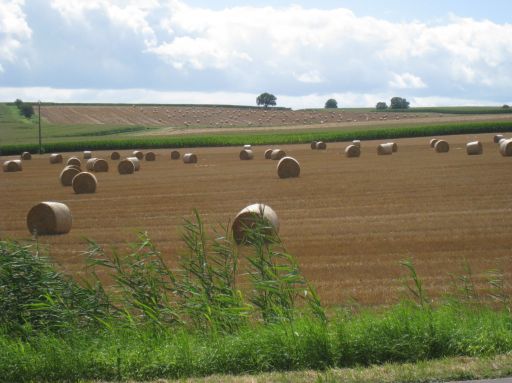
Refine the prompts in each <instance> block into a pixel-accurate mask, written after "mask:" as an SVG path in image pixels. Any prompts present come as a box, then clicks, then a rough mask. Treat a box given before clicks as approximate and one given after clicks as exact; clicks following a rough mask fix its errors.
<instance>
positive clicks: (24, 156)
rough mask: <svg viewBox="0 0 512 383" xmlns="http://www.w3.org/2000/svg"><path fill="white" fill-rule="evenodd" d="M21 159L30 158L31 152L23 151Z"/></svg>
mask: <svg viewBox="0 0 512 383" xmlns="http://www.w3.org/2000/svg"><path fill="white" fill-rule="evenodd" d="M21 159H22V160H31V159H32V154H30V152H23V153H21Z"/></svg>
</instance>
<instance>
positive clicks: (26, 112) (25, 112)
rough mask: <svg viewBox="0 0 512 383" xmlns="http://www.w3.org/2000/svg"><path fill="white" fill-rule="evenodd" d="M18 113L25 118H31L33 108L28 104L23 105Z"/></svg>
mask: <svg viewBox="0 0 512 383" xmlns="http://www.w3.org/2000/svg"><path fill="white" fill-rule="evenodd" d="M20 113H21V115H22V116H23V117H25V118H31V117H32V116H33V115H34V108H33V106H32V105H30V104H23V105H21V108H20Z"/></svg>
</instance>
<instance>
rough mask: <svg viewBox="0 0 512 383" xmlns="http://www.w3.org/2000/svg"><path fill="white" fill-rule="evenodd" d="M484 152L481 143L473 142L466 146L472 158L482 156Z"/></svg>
mask: <svg viewBox="0 0 512 383" xmlns="http://www.w3.org/2000/svg"><path fill="white" fill-rule="evenodd" d="M483 151H484V148H483V145H482V143H481V142H480V141H472V142H468V143H467V144H466V153H467V154H468V155H470V156H474V155H480V154H482V153H483Z"/></svg>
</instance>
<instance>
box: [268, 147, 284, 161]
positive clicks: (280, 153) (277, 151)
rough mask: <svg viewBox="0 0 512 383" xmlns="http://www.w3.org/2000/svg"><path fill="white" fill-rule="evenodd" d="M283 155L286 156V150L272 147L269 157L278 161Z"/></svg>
mask: <svg viewBox="0 0 512 383" xmlns="http://www.w3.org/2000/svg"><path fill="white" fill-rule="evenodd" d="M283 157H286V152H285V151H284V150H281V149H274V150H272V152H271V153H270V159H271V160H274V161H278V160H280V159H281V158H283Z"/></svg>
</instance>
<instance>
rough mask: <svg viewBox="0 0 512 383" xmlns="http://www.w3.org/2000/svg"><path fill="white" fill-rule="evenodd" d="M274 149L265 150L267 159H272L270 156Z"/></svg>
mask: <svg viewBox="0 0 512 383" xmlns="http://www.w3.org/2000/svg"><path fill="white" fill-rule="evenodd" d="M272 150H274V149H267V150H265V159H266V160H270V156H271V155H272Z"/></svg>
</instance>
